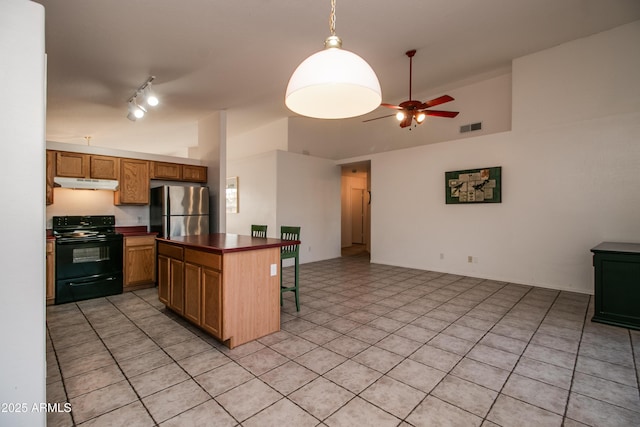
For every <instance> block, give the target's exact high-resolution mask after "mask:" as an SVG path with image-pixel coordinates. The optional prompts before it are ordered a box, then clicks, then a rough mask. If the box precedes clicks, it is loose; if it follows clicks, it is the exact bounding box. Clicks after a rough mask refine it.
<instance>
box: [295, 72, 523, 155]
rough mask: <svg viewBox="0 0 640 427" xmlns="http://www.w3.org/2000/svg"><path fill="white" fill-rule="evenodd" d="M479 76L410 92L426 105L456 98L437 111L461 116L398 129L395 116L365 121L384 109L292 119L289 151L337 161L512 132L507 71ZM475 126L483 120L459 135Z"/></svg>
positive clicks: (383, 112)
mask: <svg viewBox="0 0 640 427" xmlns="http://www.w3.org/2000/svg"><path fill="white" fill-rule="evenodd" d="M481 77H482V78H483V79H481V80H474V81H473V82H466V83H462V84H461V85H460V86H458V87H447V88H442V90H441V91H439V92H431V93H418V94H413V97H414V98H415V99H420V100H425V101H426V100H429V99H432V98H435V97H436V96H440V95H443V94H445V93H446V94H449V95H451V96H452V97H454V98H455V100H454V101H452V102H448V103H445V104H442V105H439V106H438V107H436V108H435V109H438V110H448V111H459V112H460V114H459V115H458V116H457V117H456V118H453V119H450V118H442V117H428V118H427V119H426V121H425V122H424V123H423V124H422V125H420V126H417V127H412V128H411V129H408V128H407V129H400V127H399V123H398V121H397V120H396V118H395V117H386V118H381V119H379V120H374V121H370V122H366V123H365V122H363V120H367V119H372V118H378V117H383V116H387V115H391V114H394V112H393V111H392V110H389V109H387V108H383V107H380V108H378V109H376V110H375V112H373V113H370V114H367V115H365V116H362V117H356V118H353V119H345V120H319V119H310V118H307V117H293V118H291V119H290V120H289V151H292V152H296V153H302V154H310V155H312V156H316V157H324V158H327V159H336V160H337V159H345V158H349V157H353V156H356V155H359V154H361V153H379V152H386V151H392V150H398V149H402V148H409V147H413V146H416V145H425V144H433V143H436V142H441V141H451V140H455V139H466V138H471V137H475V136H477V135H487V134H492V133H499V132H504V131H508V130H510V129H511V72H510V70H501V74H498V75H493V74H491V75H483V76H481ZM385 101H387V100H385ZM400 101H402V100H398V102H400ZM387 102H390V101H387ZM475 122H482V130H481V131H477V132H469V133H464V134H461V133H459V130H460V126H461V125H465V124H469V123H475Z"/></svg>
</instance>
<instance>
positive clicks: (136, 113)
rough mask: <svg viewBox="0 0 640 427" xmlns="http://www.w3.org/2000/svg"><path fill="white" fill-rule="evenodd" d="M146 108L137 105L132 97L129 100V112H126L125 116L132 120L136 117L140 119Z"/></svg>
mask: <svg viewBox="0 0 640 427" xmlns="http://www.w3.org/2000/svg"><path fill="white" fill-rule="evenodd" d="M146 112H147V110H145V109H144V108H143V107H141V106H139V105H138V104H137V103H136V100H135V97H134V99H132V100H131V101H129V113H128V114H127V118H128V119H129V120H131V121H133V122H135V121H136V119H141V118H143V117H144V113H146Z"/></svg>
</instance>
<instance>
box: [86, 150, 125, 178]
mask: <svg viewBox="0 0 640 427" xmlns="http://www.w3.org/2000/svg"><path fill="white" fill-rule="evenodd" d="M118 160H119V159H118V158H117V157H110V156H94V155H91V159H90V164H91V167H90V176H91V178H95V179H118V178H119V175H120V173H119V172H120V162H119V161H118Z"/></svg>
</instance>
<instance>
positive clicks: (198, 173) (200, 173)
mask: <svg viewBox="0 0 640 427" xmlns="http://www.w3.org/2000/svg"><path fill="white" fill-rule="evenodd" d="M182 179H183V180H184V181H191V182H207V167H206V166H192V165H182Z"/></svg>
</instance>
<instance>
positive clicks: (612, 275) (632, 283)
mask: <svg viewBox="0 0 640 427" xmlns="http://www.w3.org/2000/svg"><path fill="white" fill-rule="evenodd" d="M591 252H593V266H594V268H595V310H594V314H593V318H592V319H591V320H592V321H594V322H599V323H607V324H609V325H615V326H622V327H625V328H631V329H640V244H638V243H614V242H604V243H600V244H599V245H598V246H596V247H595V248H593V249H591Z"/></svg>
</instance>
